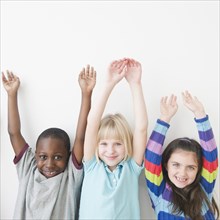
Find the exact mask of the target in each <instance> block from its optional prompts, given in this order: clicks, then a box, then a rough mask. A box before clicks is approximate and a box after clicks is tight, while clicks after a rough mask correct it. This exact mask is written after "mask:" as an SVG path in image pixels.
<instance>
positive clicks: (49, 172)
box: [43, 171, 59, 177]
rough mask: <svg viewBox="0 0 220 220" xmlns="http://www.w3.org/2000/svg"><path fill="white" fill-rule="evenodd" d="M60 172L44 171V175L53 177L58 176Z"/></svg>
mask: <svg viewBox="0 0 220 220" xmlns="http://www.w3.org/2000/svg"><path fill="white" fill-rule="evenodd" d="M58 173H59V172H57V171H43V174H44V176H46V177H53V176H56V175H57V174H58Z"/></svg>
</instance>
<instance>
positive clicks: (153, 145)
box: [147, 140, 162, 155]
mask: <svg viewBox="0 0 220 220" xmlns="http://www.w3.org/2000/svg"><path fill="white" fill-rule="evenodd" d="M147 149H148V150H150V151H152V152H154V153H155V154H158V155H161V154H162V146H161V144H159V143H157V142H155V141H153V140H149V141H148V145H147Z"/></svg>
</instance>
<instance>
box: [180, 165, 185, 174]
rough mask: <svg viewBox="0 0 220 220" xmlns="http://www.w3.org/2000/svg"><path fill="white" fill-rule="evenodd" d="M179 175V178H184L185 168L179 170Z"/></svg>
mask: <svg viewBox="0 0 220 220" xmlns="http://www.w3.org/2000/svg"><path fill="white" fill-rule="evenodd" d="M179 173H180V175H181V176H186V168H185V167H183V166H182V167H181V168H180V170H179Z"/></svg>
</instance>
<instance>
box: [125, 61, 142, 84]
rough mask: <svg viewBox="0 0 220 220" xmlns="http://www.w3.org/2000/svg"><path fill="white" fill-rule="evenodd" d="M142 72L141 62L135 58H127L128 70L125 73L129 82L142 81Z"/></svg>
mask: <svg viewBox="0 0 220 220" xmlns="http://www.w3.org/2000/svg"><path fill="white" fill-rule="evenodd" d="M141 74H142V68H141V64H140V63H139V62H138V61H136V60H134V59H127V71H126V74H125V78H126V80H127V81H128V83H140V82H141Z"/></svg>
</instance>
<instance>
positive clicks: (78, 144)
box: [72, 92, 92, 164]
mask: <svg viewBox="0 0 220 220" xmlns="http://www.w3.org/2000/svg"><path fill="white" fill-rule="evenodd" d="M91 96H92V92H91V93H89V94H82V100H81V107H80V113H79V118H78V123H77V128H76V136H75V140H74V145H73V150H72V152H74V154H75V157H76V159H77V162H78V163H79V164H80V163H81V162H82V158H83V145H84V139H85V131H86V125H87V116H88V114H89V110H90V107H91Z"/></svg>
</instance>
